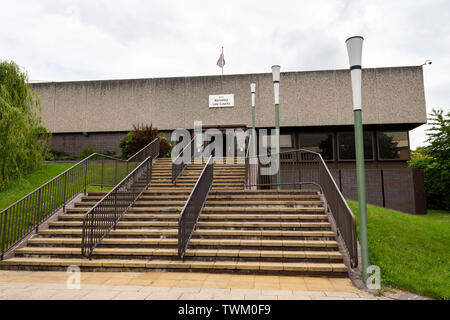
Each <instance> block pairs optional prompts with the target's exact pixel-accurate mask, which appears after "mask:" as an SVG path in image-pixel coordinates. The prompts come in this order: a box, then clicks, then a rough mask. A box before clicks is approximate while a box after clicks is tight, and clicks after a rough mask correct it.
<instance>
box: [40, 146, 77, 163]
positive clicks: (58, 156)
mask: <svg viewBox="0 0 450 320" xmlns="http://www.w3.org/2000/svg"><path fill="white" fill-rule="evenodd" d="M75 159H77V158H76V157H73V156H69V155H68V154H67V153H64V152H62V151H57V150H53V149H50V150H49V151H48V152H47V153H46V155H45V160H47V161H65V160H75Z"/></svg>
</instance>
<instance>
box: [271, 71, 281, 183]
mask: <svg viewBox="0 0 450 320" xmlns="http://www.w3.org/2000/svg"><path fill="white" fill-rule="evenodd" d="M272 77H273V93H274V98H275V134H276V147H277V162H278V163H277V165H278V167H277V185H278V190H280V189H281V175H280V174H281V173H280V169H281V168H280V110H279V108H280V66H277V65H275V66H272Z"/></svg>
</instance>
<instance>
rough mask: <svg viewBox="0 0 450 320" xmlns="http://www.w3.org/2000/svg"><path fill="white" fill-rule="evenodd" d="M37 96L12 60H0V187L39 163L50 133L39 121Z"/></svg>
mask: <svg viewBox="0 0 450 320" xmlns="http://www.w3.org/2000/svg"><path fill="white" fill-rule="evenodd" d="M40 112H41V105H40V101H39V98H38V97H37V95H36V94H35V93H33V92H31V91H30V90H29V88H28V76H27V74H26V73H25V72H22V71H21V70H20V68H19V67H18V66H17V65H16V64H15V63H14V62H6V61H2V62H0V190H1V189H3V188H4V187H5V186H6V185H7V184H8V182H9V181H11V180H12V179H15V178H19V177H22V176H24V175H25V174H27V173H30V172H32V171H33V170H35V169H36V168H38V167H39V165H40V163H41V161H42V160H43V159H44V156H45V153H46V150H47V149H48V148H49V145H50V138H51V133H50V132H49V131H48V130H47V129H46V128H45V127H44V126H43V124H42V121H41V116H40Z"/></svg>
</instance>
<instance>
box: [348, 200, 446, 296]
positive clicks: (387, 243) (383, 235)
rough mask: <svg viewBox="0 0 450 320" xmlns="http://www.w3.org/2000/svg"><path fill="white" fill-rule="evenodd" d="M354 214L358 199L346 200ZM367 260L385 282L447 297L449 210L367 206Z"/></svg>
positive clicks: (417, 291)
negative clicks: (423, 212) (419, 212)
mask: <svg viewBox="0 0 450 320" xmlns="http://www.w3.org/2000/svg"><path fill="white" fill-rule="evenodd" d="M347 202H348V204H349V206H350V208H351V209H352V211H353V212H354V214H355V215H356V220H357V228H358V234H359V221H358V203H357V202H356V201H351V200H348V201H347ZM367 216H368V217H367V220H368V226H367V228H368V234H369V254H370V263H371V264H373V265H378V266H379V267H380V269H381V282H382V284H383V285H385V286H389V287H396V288H399V289H404V290H409V291H412V292H416V293H418V294H423V295H428V296H431V297H434V298H439V299H450V212H446V211H442V210H428V214H427V215H411V214H406V213H402V212H399V211H395V210H390V209H385V208H381V207H377V206H374V205H368V206H367Z"/></svg>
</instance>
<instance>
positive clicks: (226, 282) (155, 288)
mask: <svg viewBox="0 0 450 320" xmlns="http://www.w3.org/2000/svg"><path fill="white" fill-rule="evenodd" d="M71 275H72V276H73V274H68V273H66V272H49V271H39V272H31V271H30V272H27V271H0V299H2V300H6V299H14V300H21V299H41V300H47V299H51V300H63V299H70V300H79V299H82V300H86V299H89V300H91V299H101V300H111V299H114V300H117V299H119V300H123V299H132V300H143V299H146V300H157V299H158V300H161V299H164V300H176V299H179V300H184V299H189V300H213V299H218V300H230V299H233V300H246V299H249V300H258V299H264V300H281V299H290V300H292V299H293V300H330V299H332V300H343V299H345V300H348V299H351V300H354V299H359V300H360V299H381V298H379V297H375V296H373V295H372V294H370V293H367V292H364V291H361V290H359V289H357V288H356V287H354V286H353V285H352V283H351V281H350V280H349V279H345V278H344V279H335V278H316V277H292V276H255V275H232V274H217V273H215V274H209V273H178V272H145V273H138V272H136V273H131V272H123V273H121V272H114V273H113V272H84V273H81V274H80V288H79V289H68V288H67V282H68V278H69V277H70V276H71ZM69 283H73V282H70V280H69ZM382 299H386V298H382Z"/></svg>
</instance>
